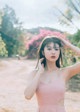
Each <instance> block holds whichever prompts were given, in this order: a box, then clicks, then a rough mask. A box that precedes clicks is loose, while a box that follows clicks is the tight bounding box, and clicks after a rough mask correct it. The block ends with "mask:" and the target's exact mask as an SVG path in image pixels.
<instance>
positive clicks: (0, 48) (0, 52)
mask: <svg viewBox="0 0 80 112" xmlns="http://www.w3.org/2000/svg"><path fill="white" fill-rule="evenodd" d="M6 56H8V51H7V50H6V44H5V43H4V41H3V40H2V38H1V36H0V57H6Z"/></svg>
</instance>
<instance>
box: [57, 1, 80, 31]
mask: <svg viewBox="0 0 80 112" xmlns="http://www.w3.org/2000/svg"><path fill="white" fill-rule="evenodd" d="M64 2H65V9H64V10H61V9H59V8H57V7H55V9H56V11H58V12H59V13H60V16H59V17H58V20H59V22H60V24H62V25H67V26H68V27H71V26H74V27H75V28H76V29H77V30H79V29H80V28H79V26H78V25H77V24H76V22H75V21H78V22H80V0H65V1H64Z"/></svg>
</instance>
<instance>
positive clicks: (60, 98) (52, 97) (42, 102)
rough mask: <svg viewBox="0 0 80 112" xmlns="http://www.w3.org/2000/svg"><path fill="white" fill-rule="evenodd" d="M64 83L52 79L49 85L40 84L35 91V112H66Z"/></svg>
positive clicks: (58, 79) (59, 79) (61, 80)
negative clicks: (36, 104)
mask: <svg viewBox="0 0 80 112" xmlns="http://www.w3.org/2000/svg"><path fill="white" fill-rule="evenodd" d="M64 95H65V81H64V80H63V79H62V78H60V77H59V78H56V79H53V80H52V81H51V82H50V83H44V82H41V81H40V83H39V85H38V88H37V89H36V97H37V101H38V111H37V112H66V111H65V107H64Z"/></svg>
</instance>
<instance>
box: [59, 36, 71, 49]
mask: <svg viewBox="0 0 80 112" xmlns="http://www.w3.org/2000/svg"><path fill="white" fill-rule="evenodd" d="M57 38H58V39H60V40H61V42H62V45H63V47H64V48H65V49H67V48H69V46H70V45H71V43H70V41H69V40H68V39H67V38H66V39H65V38H63V37H57Z"/></svg>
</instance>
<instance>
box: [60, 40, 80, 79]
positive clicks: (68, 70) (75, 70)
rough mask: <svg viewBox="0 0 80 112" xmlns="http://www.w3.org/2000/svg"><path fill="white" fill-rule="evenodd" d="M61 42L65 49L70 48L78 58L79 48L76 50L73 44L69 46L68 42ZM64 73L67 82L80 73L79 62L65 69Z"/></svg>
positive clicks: (79, 54)
mask: <svg viewBox="0 0 80 112" xmlns="http://www.w3.org/2000/svg"><path fill="white" fill-rule="evenodd" d="M62 41H63V42H64V44H65V47H66V48H70V49H71V50H72V51H73V52H74V53H75V54H76V55H77V56H79V57H80V48H78V47H77V46H74V45H73V44H71V43H70V42H68V41H66V40H64V39H62ZM64 71H65V74H66V75H65V77H66V79H67V80H69V79H70V78H71V77H73V76H74V75H76V74H78V73H80V62H77V63H75V64H74V65H71V66H68V67H65V68H64Z"/></svg>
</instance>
